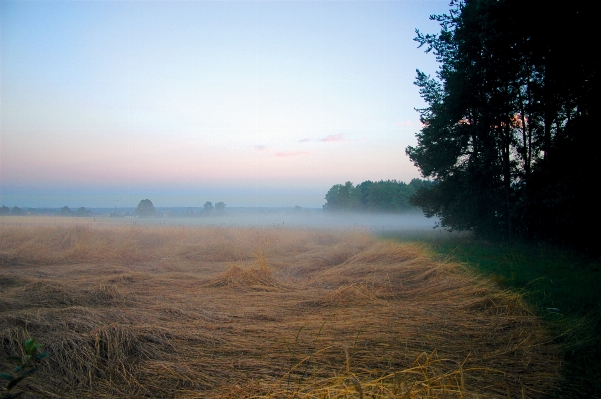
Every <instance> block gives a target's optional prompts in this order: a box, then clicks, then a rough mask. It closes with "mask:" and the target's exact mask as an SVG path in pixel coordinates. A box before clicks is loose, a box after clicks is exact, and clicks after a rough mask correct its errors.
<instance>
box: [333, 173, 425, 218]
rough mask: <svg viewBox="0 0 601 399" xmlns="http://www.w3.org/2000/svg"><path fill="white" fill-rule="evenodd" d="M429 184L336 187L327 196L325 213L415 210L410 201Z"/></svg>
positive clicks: (383, 182)
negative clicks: (419, 190)
mask: <svg viewBox="0 0 601 399" xmlns="http://www.w3.org/2000/svg"><path fill="white" fill-rule="evenodd" d="M432 184H433V183H432V182H430V181H428V180H421V179H413V180H411V182H410V183H409V184H406V183H404V182H402V181H397V180H380V181H378V182H372V181H369V180H368V181H364V182H363V183H361V184H358V185H356V186H353V183H351V182H350V181H349V182H346V183H345V184H336V185H335V186H333V187H332V188H331V189H330V190H329V191H328V193H327V194H326V197H325V200H326V203H325V204H324V205H323V209H324V210H326V211H355V212H403V211H407V210H411V209H414V207H413V205H411V203H410V201H409V198H410V197H411V196H412V195H414V194H415V193H416V192H417V190H418V189H420V188H425V187H430V186H431V185H432Z"/></svg>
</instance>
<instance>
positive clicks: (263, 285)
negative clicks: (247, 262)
mask: <svg viewBox="0 0 601 399" xmlns="http://www.w3.org/2000/svg"><path fill="white" fill-rule="evenodd" d="M256 256H257V259H256V263H255V265H252V266H249V267H244V266H238V265H231V266H230V267H229V268H228V269H227V270H226V271H225V272H224V273H222V274H220V275H219V276H217V277H216V278H213V279H212V280H211V281H210V282H209V283H208V286H209V287H211V286H212V287H236V288H248V289H255V290H260V291H265V290H273V289H278V288H280V287H279V284H278V282H277V280H276V279H275V278H274V276H273V272H272V271H271V267H270V266H269V262H268V261H267V258H266V257H265V255H264V254H263V251H261V250H258V251H257V255H256Z"/></svg>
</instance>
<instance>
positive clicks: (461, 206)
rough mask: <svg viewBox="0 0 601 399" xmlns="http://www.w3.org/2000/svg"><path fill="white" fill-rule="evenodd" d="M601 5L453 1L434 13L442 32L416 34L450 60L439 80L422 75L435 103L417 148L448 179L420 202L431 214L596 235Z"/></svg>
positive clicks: (475, 223) (446, 219)
mask: <svg viewBox="0 0 601 399" xmlns="http://www.w3.org/2000/svg"><path fill="white" fill-rule="evenodd" d="M593 4H594V3H593V2H592V1H587V0H574V1H572V2H570V3H566V4H562V5H561V6H550V7H548V8H547V9H546V10H547V11H548V13H547V11H546V12H545V16H546V17H545V18H543V17H542V15H541V14H540V9H539V8H540V3H539V2H535V1H533V0H530V1H517V0H462V1H457V0H454V1H452V2H451V10H450V11H449V13H448V14H446V15H435V16H432V17H431V19H433V20H436V21H438V22H439V23H440V26H441V31H440V33H438V34H422V33H421V32H419V31H416V33H417V37H416V38H415V40H416V41H417V42H418V43H419V46H420V47H421V46H424V47H425V49H426V52H431V53H433V54H434V56H435V57H436V59H437V61H438V62H439V63H440V68H439V70H438V72H437V74H436V76H435V77H431V76H428V75H426V74H425V73H423V72H421V71H419V70H418V71H417V79H416V82H415V83H416V85H417V86H418V87H419V90H420V94H421V96H422V98H423V99H424V100H425V101H426V103H427V104H428V106H427V107H426V108H424V109H419V110H418V111H419V112H420V119H421V122H422V123H423V128H422V129H421V131H420V132H419V133H418V134H417V145H416V146H409V147H407V149H406V153H407V155H408V156H409V157H410V159H411V160H412V161H413V162H414V164H415V165H416V166H417V167H418V168H419V169H420V170H421V172H422V175H423V176H424V177H427V178H431V179H433V180H434V181H435V182H436V183H437V184H436V185H434V186H432V187H431V188H429V189H422V190H419V191H418V193H417V194H416V195H415V196H414V197H413V199H412V201H411V202H412V203H413V204H414V205H417V206H420V207H422V209H423V210H424V213H425V214H426V215H427V216H438V217H439V218H440V223H441V225H442V226H444V227H447V228H450V229H458V230H474V231H475V232H476V233H478V234H482V235H491V236H503V237H515V236H520V237H524V238H535V239H543V240H548V241H555V242H565V241H566V240H568V241H572V242H575V241H581V242H582V240H583V239H584V241H586V237H584V236H583V234H582V233H584V232H585V230H584V227H585V223H588V221H587V220H588V219H587V218H589V217H590V216H591V215H592V214H593V212H594V211H595V210H596V206H595V205H596V204H595V202H596V201H595V200H594V199H593V197H592V196H591V194H590V189H589V186H590V183H591V182H592V181H595V180H596V179H595V175H596V169H597V168H598V164H599V155H598V150H597V148H598V144H599V138H598V136H599V135H598V134H597V132H596V131H595V130H596V129H595V126H594V125H593V122H592V117H593V115H592V112H593V104H594V102H593V101H594V100H595V97H596V94H597V93H598V92H599V90H598V74H597V70H598V64H599V61H598V60H597V58H598V57H597V56H596V54H595V53H596V52H595V51H594V48H593V47H592V39H593V38H594V37H596V33H595V31H594V29H596V28H595V23H594V21H593V18H594V16H595V15H596V14H595V13H594V12H593V10H594V9H593ZM533 15H538V16H539V17H537V18H532V16H533ZM576 32H577V34H576V35H575V33H576Z"/></svg>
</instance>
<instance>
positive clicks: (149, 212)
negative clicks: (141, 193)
mask: <svg viewBox="0 0 601 399" xmlns="http://www.w3.org/2000/svg"><path fill="white" fill-rule="evenodd" d="M155 214H156V210H155V209H154V205H153V204H152V201H150V200H149V199H143V200H142V201H140V203H139V204H138V206H137V208H136V215H138V216H139V217H149V216H155Z"/></svg>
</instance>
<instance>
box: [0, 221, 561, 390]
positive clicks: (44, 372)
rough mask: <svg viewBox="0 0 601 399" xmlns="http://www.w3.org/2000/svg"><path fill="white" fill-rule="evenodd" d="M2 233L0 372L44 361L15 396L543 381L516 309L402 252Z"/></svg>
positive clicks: (62, 232)
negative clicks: (28, 347) (31, 353)
mask: <svg viewBox="0 0 601 399" xmlns="http://www.w3.org/2000/svg"><path fill="white" fill-rule="evenodd" d="M0 227H1V228H0V254H2V256H1V257H0V259H2V261H1V263H0V288H1V289H0V343H1V346H0V370H1V371H5V370H6V371H8V370H9V368H10V367H9V365H8V364H7V363H6V361H5V359H6V358H7V357H8V356H13V355H15V354H18V353H19V351H20V350H21V349H20V345H21V343H22V341H23V340H24V339H25V338H28V337H35V338H37V340H38V341H39V342H41V343H43V344H45V348H44V350H46V351H48V352H49V353H50V356H49V357H48V358H47V359H45V361H44V363H43V365H42V369H41V370H40V371H39V372H38V373H37V374H36V375H35V376H34V377H32V378H35V383H30V384H29V387H28V389H29V392H28V393H27V396H26V397H30V398H37V397H39V398H42V397H43V398H48V397H61V398H111V397H128V398H148V397H160V398H182V399H184V398H185V399H190V398H232V399H233V398H307V399H308V398H386V399H389V398H417V397H423V398H430V397H441V398H442V397H444V398H481V397H518V398H521V397H531V398H535V397H543V396H544V395H545V394H547V393H549V392H552V390H553V389H554V387H555V386H556V384H557V381H558V379H559V377H558V370H559V356H558V351H557V348H556V347H555V346H554V345H553V344H552V343H551V341H552V340H551V339H550V337H549V336H548V333H547V332H546V330H545V329H544V328H543V326H542V324H541V322H540V321H539V320H538V319H537V318H536V317H535V316H534V315H533V314H532V313H531V312H530V311H529V309H528V308H527V307H526V306H525V304H524V303H523V301H522V300H521V297H520V296H519V295H517V294H515V293H513V292H504V291H499V290H498V288H496V286H495V285H494V284H493V283H491V282H488V281H484V280H480V279H478V278H476V277H474V276H472V275H470V274H469V273H467V271H466V270H464V269H463V268H462V267H461V266H459V265H454V264H437V263H435V262H434V261H433V260H432V259H431V258H430V257H429V256H428V253H427V252H426V251H425V250H424V249H423V248H421V247H419V246H416V245H401V244H394V243H391V242H384V241H380V240H376V239H375V238H373V237H371V236H369V235H368V234H366V233H364V232H360V231H352V232H340V231H315V230H314V231H304V230H294V229H288V230H287V229H251V228H247V229H242V228H231V229H225V228H182V227H152V226H149V227H143V228H142V227H135V226H134V227H131V226H129V227H126V226H111V227H92V226H85V225H81V226H14V225H6V226H0ZM23 384H24V386H27V382H24V383H23Z"/></svg>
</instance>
